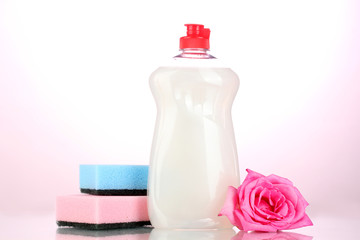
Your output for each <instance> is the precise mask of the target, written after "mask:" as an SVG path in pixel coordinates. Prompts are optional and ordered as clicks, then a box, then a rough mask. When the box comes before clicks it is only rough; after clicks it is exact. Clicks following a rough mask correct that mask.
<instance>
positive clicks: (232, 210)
mask: <svg viewBox="0 0 360 240" xmlns="http://www.w3.org/2000/svg"><path fill="white" fill-rule="evenodd" d="M246 171H247V172H248V175H247V176H246V178H245V181H244V182H243V183H242V184H241V185H240V187H239V188H238V189H236V188H234V187H231V186H230V187H229V189H228V193H227V196H226V201H225V204H224V207H223V208H222V209H221V211H220V214H219V216H222V215H225V216H227V217H228V219H229V220H230V222H231V223H232V224H233V225H235V226H237V227H238V228H239V229H240V230H244V231H266V232H275V231H277V230H285V229H294V228H300V227H305V226H312V225H313V224H312V222H311V220H310V218H309V217H308V215H306V213H305V208H306V207H307V206H308V205H309V203H308V202H306V200H305V199H304V197H303V196H302V195H301V193H300V192H299V190H298V189H297V188H296V187H294V185H293V183H292V182H291V181H290V180H288V179H286V178H282V177H279V176H276V175H269V176H267V177H265V176H264V175H262V174H259V173H257V172H254V171H251V170H249V169H247V170H246Z"/></svg>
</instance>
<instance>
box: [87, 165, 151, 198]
mask: <svg viewBox="0 0 360 240" xmlns="http://www.w3.org/2000/svg"><path fill="white" fill-rule="evenodd" d="M148 172H149V166H145V165H80V190H81V192H82V193H88V194H94V195H124V196H140V195H143V196H145V195H146V194H147V180H148Z"/></svg>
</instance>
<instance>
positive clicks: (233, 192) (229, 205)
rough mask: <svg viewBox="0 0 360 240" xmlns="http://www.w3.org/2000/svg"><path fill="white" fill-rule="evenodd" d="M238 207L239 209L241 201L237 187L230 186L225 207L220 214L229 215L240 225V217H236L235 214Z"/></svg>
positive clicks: (230, 218) (232, 221) (230, 219)
mask: <svg viewBox="0 0 360 240" xmlns="http://www.w3.org/2000/svg"><path fill="white" fill-rule="evenodd" d="M236 209H239V201H238V195H237V189H236V188H234V187H232V186H230V187H229V188H228V191H227V194H226V199H225V203H224V206H223V208H222V209H221V211H220V213H219V216H223V215H225V216H227V218H228V219H229V221H230V222H231V223H232V224H233V225H235V226H237V225H238V219H236V217H235V215H234V211H235V210H236Z"/></svg>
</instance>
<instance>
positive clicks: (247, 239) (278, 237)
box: [231, 231, 313, 240]
mask: <svg viewBox="0 0 360 240" xmlns="http://www.w3.org/2000/svg"><path fill="white" fill-rule="evenodd" d="M311 239H313V237H311V236H306V235H302V234H298V233H293V232H274V233H267V232H249V233H248V232H243V231H240V232H238V234H237V235H236V236H235V237H234V238H232V239H231V240H311Z"/></svg>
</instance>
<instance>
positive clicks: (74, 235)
mask: <svg viewBox="0 0 360 240" xmlns="http://www.w3.org/2000/svg"><path fill="white" fill-rule="evenodd" d="M312 220H313V222H314V226H312V227H305V228H301V229H296V230H292V231H283V232H279V233H270V234H269V233H253V232H250V233H245V232H242V231H238V230H237V229H235V231H232V230H227V231H206V232H199V231H192V232H189V231H187V232H182V231H165V230H151V229H145V230H144V229H140V230H139V229H133V230H130V231H129V230H126V231H119V230H117V231H112V232H104V231H100V232H96V231H71V230H70V231H64V230H58V228H57V226H56V223H55V215H54V214H49V213H43V214H27V215H21V216H20V215H19V216H14V215H12V216H4V215H0V239H1V240H5V239H7V240H20V239H28V240H32V239H34V240H35V239H36V240H42V239H56V240H61V239H68V240H72V239H73V240H75V239H84V240H85V239H94V240H95V239H106V240H110V239H111V240H120V239H121V240H123V239H136V240H147V239H151V240H163V239H169V240H170V239H171V240H177V239H181V240H182V239H192V240H195V239H196V240H203V239H204V240H205V239H214V240H215V239H219V240H220V239H221V240H226V239H229V240H230V239H232V240H265V239H266V240H269V239H270V240H272V239H278V240H280V239H281V240H283V239H292V240H305V239H315V240H332V239H334V240H335V239H336V240H339V239H347V240H348V239H360V230H359V229H358V228H359V226H360V218H359V217H335V216H333V217H331V216H328V217H320V216H318V217H313V218H312ZM236 233H237V234H236ZM129 234H130V237H129ZM136 234H137V235H136Z"/></svg>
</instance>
